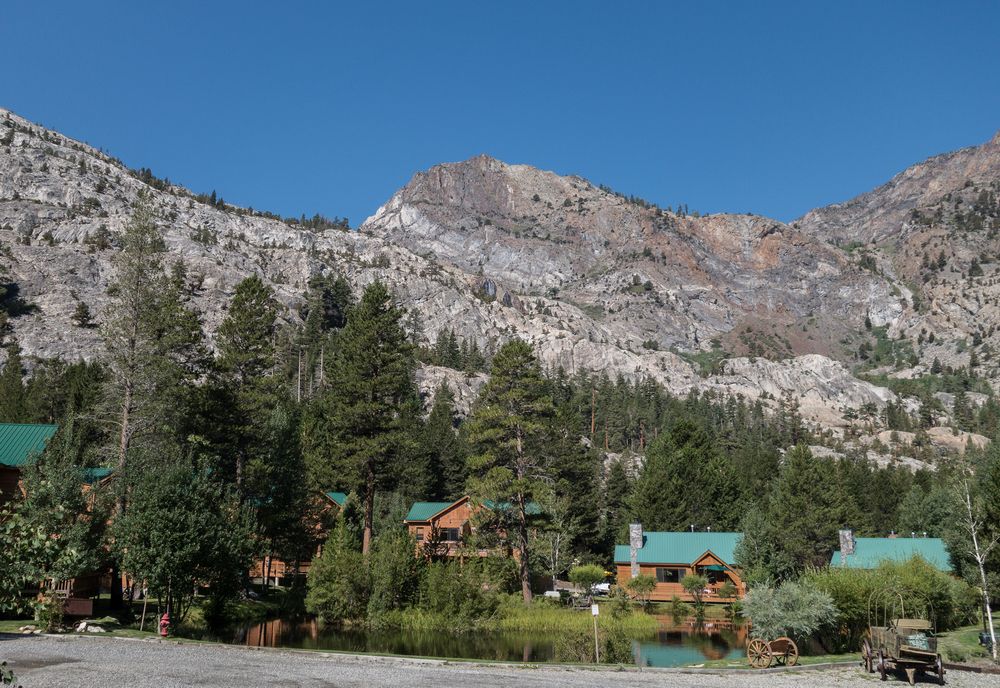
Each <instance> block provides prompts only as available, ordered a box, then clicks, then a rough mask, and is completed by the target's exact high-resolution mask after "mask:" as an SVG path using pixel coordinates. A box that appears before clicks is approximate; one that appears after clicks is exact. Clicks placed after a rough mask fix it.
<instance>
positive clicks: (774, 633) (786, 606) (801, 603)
mask: <svg viewBox="0 0 1000 688" xmlns="http://www.w3.org/2000/svg"><path fill="white" fill-rule="evenodd" d="M836 614H837V608H836V606H834V603H833V598H832V597H831V596H830V595H829V594H827V593H826V592H824V591H822V590H819V589H817V588H814V587H811V586H809V585H807V584H804V583H800V582H797V581H786V582H785V583H782V584H781V586H780V587H777V588H775V587H772V586H770V585H761V586H758V587H756V588H754V589H753V590H751V591H750V592H749V593H748V594H747V596H746V599H745V600H744V601H743V615H744V616H746V617H749V618H750V620H751V621H752V622H753V628H752V629H751V631H750V633H751V635H753V636H754V637H755V638H764V639H769V640H770V639H774V638H777V637H780V636H783V635H787V636H790V637H792V638H795V639H804V638H808V637H809V636H811V635H813V634H814V633H816V631H818V630H819V629H820V628H821V627H823V626H824V625H827V624H829V623H831V622H832V621H833V620H834V618H835V617H836Z"/></svg>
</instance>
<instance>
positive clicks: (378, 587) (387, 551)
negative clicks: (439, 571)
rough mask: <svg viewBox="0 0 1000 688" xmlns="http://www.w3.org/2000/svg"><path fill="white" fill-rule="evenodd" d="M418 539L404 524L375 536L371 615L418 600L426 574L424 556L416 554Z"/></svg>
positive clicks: (370, 599)
mask: <svg viewBox="0 0 1000 688" xmlns="http://www.w3.org/2000/svg"><path fill="white" fill-rule="evenodd" d="M415 551H416V543H415V542H414V541H413V538H411V537H410V535H409V533H408V532H407V531H405V530H403V529H401V528H393V529H390V530H387V531H386V532H385V533H383V534H382V535H379V536H378V537H377V538H375V542H374V544H373V546H372V555H371V562H370V568H371V594H370V596H369V598H368V617H369V618H373V617H376V616H378V615H379V614H382V613H385V612H389V611H392V610H395V609H402V608H403V607H406V606H409V605H410V604H411V603H413V602H414V601H416V599H417V596H418V594H419V592H420V582H421V579H422V577H423V572H424V571H423V569H424V559H423V558H421V557H417V556H414V552H415Z"/></svg>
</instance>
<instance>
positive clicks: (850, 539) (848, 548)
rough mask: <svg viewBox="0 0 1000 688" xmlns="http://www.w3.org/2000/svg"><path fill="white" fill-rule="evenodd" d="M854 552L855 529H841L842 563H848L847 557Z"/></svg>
mask: <svg viewBox="0 0 1000 688" xmlns="http://www.w3.org/2000/svg"><path fill="white" fill-rule="evenodd" d="M851 554H854V531H853V530H841V531H840V563H841V564H842V565H844V566H846V565H847V557H848V556H849V555H851Z"/></svg>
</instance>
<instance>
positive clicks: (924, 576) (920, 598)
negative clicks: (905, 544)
mask: <svg viewBox="0 0 1000 688" xmlns="http://www.w3.org/2000/svg"><path fill="white" fill-rule="evenodd" d="M801 580H802V583H803V584H804V585H808V586H810V587H812V588H815V589H817V590H821V591H823V592H824V593H826V594H828V595H830V597H831V598H832V599H833V602H834V604H835V605H836V607H837V614H836V617H835V618H834V619H833V620H832V622H831V623H829V624H826V625H825V626H824V627H823V628H822V629H821V630H820V633H819V635H818V638H819V640H820V642H821V643H822V644H823V646H824V648H826V649H827V650H829V651H831V652H846V651H851V650H856V649H857V648H858V646H859V645H860V643H861V638H862V636H863V635H864V633H865V632H866V631H867V630H868V624H869V620H871V623H872V624H873V625H882V624H883V623H884V620H885V619H886V618H894V617H901V616H906V617H920V618H926V619H928V620H930V621H931V622H932V623H933V624H934V626H935V628H936V629H937V630H938V631H946V630H949V629H952V628H957V627H958V626H961V625H964V624H966V623H971V622H973V621H974V619H975V615H976V609H977V597H976V594H975V591H974V590H973V589H972V588H971V587H970V586H969V585H968V584H967V583H965V582H963V581H961V580H959V579H957V578H954V577H953V576H950V575H948V574H947V573H944V572H942V571H939V570H938V569H936V568H935V567H933V566H932V565H931V564H929V563H928V562H927V561H925V560H924V559H922V558H920V557H917V556H915V557H913V558H911V559H909V560H908V561H902V562H883V563H882V564H881V565H879V567H878V568H876V569H870V570H868V569H848V568H838V567H828V568H824V569H819V570H815V571H809V572H807V573H805V574H804V575H803V576H802V579H801ZM900 605H902V606H901V607H900ZM876 607H877V609H876ZM876 611H877V618H876Z"/></svg>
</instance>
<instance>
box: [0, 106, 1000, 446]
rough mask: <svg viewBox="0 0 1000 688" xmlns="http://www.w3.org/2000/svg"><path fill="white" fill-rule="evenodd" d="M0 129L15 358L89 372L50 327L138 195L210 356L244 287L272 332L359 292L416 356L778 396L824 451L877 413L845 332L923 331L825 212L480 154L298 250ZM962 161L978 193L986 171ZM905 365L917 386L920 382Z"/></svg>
mask: <svg viewBox="0 0 1000 688" xmlns="http://www.w3.org/2000/svg"><path fill="white" fill-rule="evenodd" d="M0 115H2V117H0V244H3V246H4V247H5V252H4V258H3V259H2V260H3V261H4V263H5V264H6V265H7V267H8V269H9V271H10V273H11V280H10V281H11V282H12V283H14V284H16V285H17V287H18V289H19V296H20V298H22V299H23V300H24V301H25V302H26V303H30V304H32V305H33V308H34V310H29V311H28V312H26V313H24V314H21V315H19V316H18V317H15V318H13V319H12V321H11V322H12V334H13V335H14V336H16V337H17V338H18V340H19V342H20V343H21V346H22V347H23V348H24V350H25V352H26V354H27V355H28V356H29V357H30V356H35V357H42V358H46V357H52V356H62V357H64V358H68V359H74V358H77V357H82V358H94V357H96V356H98V355H100V350H101V346H102V345H101V342H100V339H99V336H98V334H97V332H96V331H95V330H93V329H83V328H79V327H75V326H74V325H73V323H72V322H71V316H72V313H73V310H74V308H75V305H76V304H77V303H79V302H81V301H82V302H85V303H87V304H88V305H89V306H90V307H91V309H92V310H93V311H94V313H95V315H96V316H97V317H98V318H99V317H100V313H101V309H102V308H103V306H104V304H105V302H106V299H105V297H104V295H103V290H104V288H105V287H106V285H107V281H108V278H109V276H110V274H111V265H110V256H111V255H112V252H113V249H114V237H115V234H116V232H117V231H119V230H120V229H121V227H122V226H123V224H124V222H125V221H126V220H127V217H128V212H129V207H130V204H131V202H132V201H133V200H134V198H135V195H136V194H137V193H138V192H139V190H141V189H145V190H147V191H149V193H150V194H151V195H152V197H153V199H154V204H155V205H156V207H157V209H158V212H159V213H160V216H161V218H162V221H163V229H164V238H165V241H166V244H167V247H168V258H169V260H168V262H172V261H176V260H183V261H184V263H185V265H186V269H187V274H188V276H189V277H188V279H189V283H190V286H189V288H190V293H191V300H192V304H193V305H194V307H195V308H196V309H197V310H198V312H199V313H200V314H201V317H202V320H203V324H204V326H205V329H206V332H207V334H208V336H209V339H210V340H211V338H212V336H213V334H214V331H215V328H216V327H217V326H218V323H219V322H220V321H221V318H222V316H223V314H224V307H225V304H226V302H227V300H228V297H229V296H231V294H232V288H233V287H234V286H235V284H236V283H237V282H238V281H239V279H242V278H243V277H245V276H247V275H249V274H259V275H261V276H262V277H264V278H265V279H266V280H267V281H268V282H269V283H270V284H271V285H272V286H273V287H274V289H275V292H276V296H277V298H278V300H279V301H280V302H281V303H282V305H283V307H284V311H283V314H282V317H283V318H284V320H285V321H286V322H289V323H295V322H298V321H299V311H300V309H301V307H302V305H303V292H304V290H305V288H306V285H307V283H308V281H309V279H310V278H312V277H314V276H316V275H320V274H330V273H337V274H341V275H343V276H344V277H345V278H346V279H348V281H349V282H350V283H351V284H352V286H353V287H354V289H355V290H359V289H361V288H363V286H364V285H365V284H368V283H370V282H371V281H372V280H374V279H381V280H384V281H386V282H387V283H388V284H389V285H390V286H391V287H392V288H393V290H394V292H395V293H396V294H397V296H398V297H399V299H400V301H401V303H402V304H403V305H404V306H405V307H406V308H408V309H411V310H412V311H413V312H414V313H415V314H416V315H417V316H418V319H419V320H422V321H423V326H424V333H425V334H424V338H425V341H428V342H429V341H430V338H431V336H432V335H431V334H430V333H435V332H438V331H441V330H443V329H447V328H454V329H455V330H456V331H457V334H458V335H459V336H461V337H463V338H466V339H468V340H476V341H477V343H479V345H480V346H481V347H484V348H486V347H488V346H490V345H492V344H494V343H496V342H499V341H503V340H504V339H507V338H509V337H512V336H519V337H522V338H525V339H527V340H528V341H530V342H532V343H533V344H534V345H535V346H536V349H537V351H538V354H539V357H540V359H541V360H542V362H543V363H544V364H545V365H546V366H547V367H550V368H553V369H556V368H563V369H565V370H567V371H568V372H571V373H572V372H579V371H587V372H590V373H592V374H595V375H602V374H608V375H610V376H612V377H614V376H617V375H623V376H625V377H626V378H636V377H642V376H648V377H651V378H653V379H655V380H657V381H658V382H660V383H661V384H664V385H665V386H666V387H667V388H668V389H670V390H671V391H673V392H674V393H677V394H685V393H687V392H689V391H692V390H700V391H712V392H713V393H720V394H730V393H733V394H740V395H742V396H744V397H748V398H758V399H761V400H762V401H763V403H765V404H766V405H773V404H775V403H777V402H776V399H777V397H779V396H781V395H792V396H793V397H794V398H795V399H797V400H798V401H799V403H800V404H801V405H802V406H803V413H804V415H806V416H807V417H808V418H811V419H812V420H814V421H815V422H817V423H820V424H821V425H823V426H825V427H830V428H834V429H835V430H836V431H837V432H844V431H845V430H847V429H849V428H850V427H851V426H852V424H853V422H854V421H852V420H850V418H851V417H852V416H855V415H856V414H855V413H854V412H855V411H856V410H857V409H858V408H860V407H862V406H865V405H874V406H875V407H878V408H881V407H884V406H885V405H886V404H889V403H896V401H898V400H899V398H898V396H897V395H896V394H895V393H893V392H891V391H890V390H888V389H885V388H884V387H876V386H874V385H871V384H870V383H868V382H865V381H863V380H859V379H857V378H856V377H855V376H854V375H852V373H851V370H850V368H849V367H848V366H853V365H856V364H857V351H858V347H859V346H862V347H863V346H864V344H865V342H867V341H868V340H869V339H870V338H871V336H872V335H869V334H867V333H866V327H874V328H880V331H881V330H884V332H885V336H886V337H890V338H896V337H899V336H902V337H906V338H910V337H911V336H912V337H914V338H915V337H916V334H915V333H916V332H918V331H919V328H920V326H921V323H924V322H925V321H927V318H928V317H929V315H928V314H927V313H926V312H923V311H920V310H919V306H920V305H921V304H919V303H917V301H918V298H917V295H918V291H921V290H922V289H923V287H920V288H919V289H918V287H917V284H915V283H914V282H913V280H912V279H910V277H911V276H910V275H909V273H906V270H904V268H905V267H906V266H905V265H902V264H899V263H898V261H896V257H895V256H894V255H891V254H890V252H887V251H884V250H877V251H871V252H870V253H866V254H865V255H866V256H868V257H869V258H870V260H868V259H865V260H862V257H861V256H860V254H859V253H858V252H857V251H853V252H852V251H851V250H847V249H845V248H843V247H838V246H837V245H835V244H836V241H834V239H837V238H838V237H837V236H824V227H825V226H828V225H829V226H832V225H836V226H841V225H845V224H849V221H848V220H845V219H843V218H842V217H841V216H838V215H837V214H836V212H835V210H834V209H835V208H836V207H837V206H828V207H827V208H826V209H817V210H816V211H811V213H819V212H820V211H823V212H822V213H820V214H818V215H816V216H811V215H810V214H809V213H807V214H806V215H805V216H803V218H800V220H798V221H796V222H793V223H788V224H786V223H782V222H779V221H777V220H772V219H770V218H766V217H763V216H759V215H748V214H726V213H717V214H711V215H707V216H697V215H695V214H687V213H684V212H674V211H672V210H664V209H662V208H659V207H657V206H655V205H652V204H649V203H646V202H644V201H641V200H640V199H635V198H630V197H626V196H623V195H621V194H618V193H615V192H612V191H611V190H609V189H606V188H604V187H598V186H595V185H594V184H592V183H591V182H589V181H587V180H586V179H584V178H582V177H578V176H568V177H567V176H560V175H558V174H556V173H554V172H548V171H544V170H539V169H536V168H533V167H531V166H529V165H509V164H507V163H504V162H502V161H500V160H497V159H496V158H493V157H491V156H488V155H485V154H481V155H478V156H475V157H473V158H471V159H469V160H466V161H460V162H454V163H444V164H441V165H436V166H434V167H432V168H430V169H429V170H426V171H423V172H418V173H416V174H415V175H414V176H413V178H412V179H411V180H410V181H409V182H408V183H407V184H406V185H404V186H403V187H402V188H401V189H400V190H399V191H397V192H396V193H395V194H393V195H392V197H390V199H388V200H387V201H386V203H385V204H383V205H382V206H381V207H380V208H379V209H378V210H377V211H376V212H375V213H373V214H372V216H370V217H369V218H367V219H366V220H365V221H364V222H363V223H362V225H361V226H360V227H359V229H358V231H356V232H354V231H342V230H341V229H332V228H321V229H317V228H310V227H306V226H303V225H298V224H294V223H293V224H290V223H288V222H284V221H280V220H278V219H275V218H274V217H272V216H263V215H261V214H260V213H251V212H250V211H248V210H247V209H241V208H236V207H234V206H229V205H226V206H224V207H218V206H216V205H212V204H210V203H207V202H205V200H204V199H202V198H201V197H198V196H196V195H194V194H192V193H191V192H189V191H187V190H186V189H183V188H182V187H179V186H177V185H167V184H166V183H165V182H163V181H162V180H157V179H156V178H155V177H153V176H152V175H151V174H150V173H148V171H145V172H135V171H130V170H128V169H127V168H125V167H124V165H122V164H121V163H120V161H117V160H116V159H114V158H112V157H110V156H108V155H106V154H105V153H103V152H101V151H100V150H98V149H96V148H94V147H92V146H87V145H86V144H81V143H79V142H76V141H74V140H73V139H70V138H68V137H65V136H63V135H61V134H58V133H56V132H51V131H49V130H46V129H44V128H42V127H38V126H37V125H35V124H32V123H31V122H29V121H27V120H24V119H23V118H20V117H18V116H17V115H15V114H13V113H9V112H8V111H5V110H0ZM963 150H965V149H963ZM977 150H978V149H977ZM963 155H968V154H965V153H963ZM980 155H981V156H982V159H983V160H984V161H988V162H989V164H986V163H985V162H984V163H983V165H984V167H983V174H984V175H989V174H992V173H993V172H992V171H993V170H994V167H993V162H992V161H993V158H992V155H993V153H992V151H988V152H987V153H985V154H984V153H981V152H980ZM930 160H934V159H933V158H932V159H930ZM925 163H926V161H925ZM925 163H921V164H925ZM934 167H935V169H939V168H941V166H940V165H937V164H935V166H934ZM901 174H902V173H901ZM898 176H899V175H897V177H898ZM946 176H947V178H948V179H952V178H954V179H957V178H958V177H959V176H960V173H959V172H956V171H953V170H951V169H950V168H948V170H947V175H946ZM997 176H998V177H1000V173H998V175H997ZM949 183H950V182H949ZM883 186H887V185H883ZM882 188H883V187H879V189H882ZM892 188H898V184H897V185H896V186H894V187H892ZM920 188H922V187H920ZM879 189H876V190H873V191H872V192H869V193H872V194H873V193H875V192H876V191H879ZM882 195H883V196H884V195H885V192H884V191H883V192H882ZM859 198H860V197H859ZM872 198H875V197H874V196H872V197H869V201H868V202H871V200H870V199H872ZM890 200H891V199H890ZM883 204H884V203H883ZM841 212H842V211H841ZM873 217H874V216H873ZM893 217H895V215H893ZM876 219H878V218H876ZM872 222H875V220H873V221H872ZM879 222H882V220H879ZM838 223H839V224H838ZM876 224H877V223H876ZM844 231H845V232H846V230H844ZM873 231H876V232H878V233H881V232H884V231H886V230H884V229H882V228H877V229H876V230H873ZM838 236H839V235H838ZM894 261H895V262H894ZM914 304H916V306H915V305H914ZM998 320H1000V315H998ZM915 328H916V329H915ZM928 351H929V353H934V352H935V350H933V349H930V350H928ZM919 353H920V355H919V356H918V357H917V361H916V364H915V366H913V365H911V366H910V369H911V371H917V373H919V369H920V366H925V367H926V365H927V363H928V362H927V360H925V359H926V358H927V356H925V355H924V351H923V349H920V350H919ZM948 360H949V361H951V360H955V361H959V360H961V356H959V357H958V358H956V357H955V356H951V357H950V358H948ZM845 364H846V365H845ZM896 372H899V371H894V373H893V374H895V373H896ZM917 373H914V374H917ZM422 378H424V379H427V380H431V379H434V380H436V379H439V378H440V374H437V373H434V372H433V371H429V372H428V373H427V374H424V375H423V376H422ZM465 398H469V395H468V394H466V395H465ZM911 406H912V404H911Z"/></svg>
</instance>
